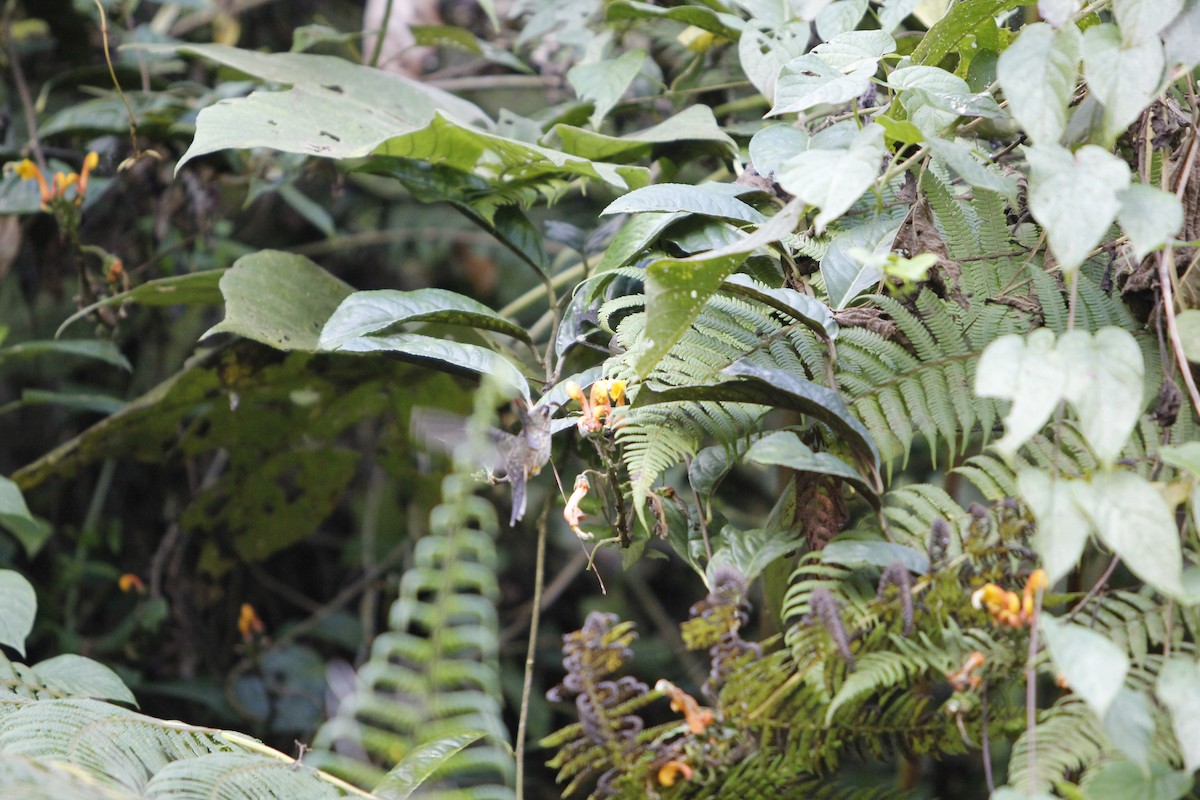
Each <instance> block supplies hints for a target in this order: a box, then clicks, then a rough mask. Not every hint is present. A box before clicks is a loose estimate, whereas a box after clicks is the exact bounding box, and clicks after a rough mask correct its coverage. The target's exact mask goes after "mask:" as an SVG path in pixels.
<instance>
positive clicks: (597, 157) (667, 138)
mask: <svg viewBox="0 0 1200 800" xmlns="http://www.w3.org/2000/svg"><path fill="white" fill-rule="evenodd" d="M542 144H544V145H546V146H547V147H551V148H558V149H561V150H562V151H563V152H564V153H569V154H570V155H573V156H579V157H580V158H586V159H591V160H592V161H601V160H603V161H613V162H618V163H626V162H630V161H636V160H638V159H642V158H648V157H652V156H653V157H657V156H659V155H669V156H671V157H672V159H673V160H674V159H678V157H679V155H680V153H681V152H689V153H690V152H696V153H697V154H702V153H708V154H711V155H714V156H716V157H718V158H722V159H728V158H730V157H734V156H736V154H737V142H735V141H734V140H733V139H732V138H731V137H730V136H729V134H727V133H726V132H725V131H724V130H722V129H721V126H720V125H719V124H718V123H717V120H716V117H714V116H713V113H712V109H710V108H709V107H708V106H705V105H699V104H697V105H694V106H688V107H687V108H685V109H684V110H683V111H680V112H679V113H678V114H676V115H675V116H673V117H670V118H668V119H665V120H663V121H662V122H660V123H658V124H657V125H654V126H652V127H649V128H646V129H644V130H640V131H634V132H633V133H628V134H625V135H624V136H608V135H606V134H603V133H597V132H596V131H589V130H587V129H585V128H577V127H575V126H573V125H565V124H562V123H559V124H558V125H555V126H554V127H553V128H551V129H550V132H549V133H547V134H546V136H545V137H544V138H543V139H542ZM644 182H645V181H643V183H644ZM639 185H640V184H639Z"/></svg>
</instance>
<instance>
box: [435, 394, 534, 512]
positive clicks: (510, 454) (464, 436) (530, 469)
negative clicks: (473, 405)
mask: <svg viewBox="0 0 1200 800" xmlns="http://www.w3.org/2000/svg"><path fill="white" fill-rule="evenodd" d="M514 405H515V406H516V409H517V416H518V418H519V419H520V422H521V428H520V430H518V431H517V432H516V433H515V434H514V433H508V432H507V431H502V430H500V429H498V428H488V429H487V438H488V440H489V441H488V445H489V446H487V447H485V448H483V451H482V453H477V454H476V457H477V458H478V460H479V461H480V462H481V463H482V466H483V467H484V468H485V469H487V470H488V471H489V472H491V473H493V474H495V473H503V474H502V475H501V476H500V477H499V478H498V480H503V481H508V482H509V483H510V484H512V515H511V517H510V518H509V523H508V524H509V525H516V524H517V522H519V521H520V520H521V518H522V517H524V516H525V486H526V483H527V482H528V480H529V478H530V477H531V476H533V475H537V474H538V473H539V472H541V471H542V467H544V466H545V465H546V462H547V461H549V460H550V445H551V436H552V434H553V433H554V431H553V429H552V427H551V420H552V418H553V416H554V408H555V406H554V404H552V403H540V404H538V405H535V406H533V407H532V408H530V406H529V402H528V401H527V400H525V398H523V397H518V398H517V399H516V400H515V401H514ZM412 430H413V434H414V435H415V436H417V437H418V438H420V439H423V440H424V441H425V442H426V444H427V445H429V446H432V447H436V448H437V449H439V450H443V451H445V452H447V453H450V454H451V455H453V454H454V453H455V451H457V450H458V449H459V447H461V446H463V445H465V444H470V443H471V441H470V436H469V435H468V428H467V419H466V417H461V416H459V415H458V414H451V413H450V412H448V411H439V410H437V409H433V408H414V409H413V411H412Z"/></svg>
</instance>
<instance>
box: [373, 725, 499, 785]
mask: <svg viewBox="0 0 1200 800" xmlns="http://www.w3.org/2000/svg"><path fill="white" fill-rule="evenodd" d="M487 735H488V734H487V733H486V732H484V731H468V732H465V733H457V734H454V735H452V736H446V737H444V738H441V739H436V740H434V741H432V742H427V743H425V744H423V745H421V746H420V747H417V748H416V749H414V750H410V751H409V752H408V753H406V754H405V755H404V758H402V759H400V763H398V764H396V766H394V767H392V768H391V769H390V770H388V774H387V775H385V776H384V777H383V780H382V781H380V782H379V783H378V784H377V785H376V786H375V788H374V790H373V794H375V795H377V796H379V797H382V798H386V799H387V800H407V798H409V797H411V796H412V794H413V792H415V791H417V790H418V789H420V788H421V785H422V784H424V783H425V782H426V781H427V780H429V779H430V778H432V777H433V776H434V775H435V774H436V773H437V771H438V770H439V769H441V768H442V766H444V765H445V764H446V762H447V761H449V760H450V759H451V758H453V757H454V756H455V755H457V754H458V753H459V752H461V751H462V750H464V749H465V748H467V747H469V746H470V745H472V744H474V743H475V742H477V741H479V740H480V739H482V738H484V737H485V736H487Z"/></svg>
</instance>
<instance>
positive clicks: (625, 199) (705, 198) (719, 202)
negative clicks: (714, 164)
mask: <svg viewBox="0 0 1200 800" xmlns="http://www.w3.org/2000/svg"><path fill="white" fill-rule="evenodd" d="M744 191H745V187H741V186H735V185H733V184H725V183H704V184H700V185H699V186H692V185H690V184H686V183H659V184H655V185H654V186H646V187H643V188H641V189H635V190H634V191H632V192H629V193H628V194H626V195H622V196H621V197H618V198H617V199H616V200H614V201H612V202H611V203H609V204H608V207H607V208H605V209H604V210H603V211H601V212H600V213H601V214H602V215H603V214H632V213H636V212H639V211H684V212H687V213H689V214H703V215H704V216H708V217H717V218H718V219H732V220H737V221H739V222H753V223H761V222H765V221H766V217H764V216H763V215H762V214H761V213H759V211H758V210H757V209H755V208H754V207H753V206H750V205H747V204H746V203H743V202H742V201H741V200H738V199H737V198H736V197H734V196H733V193H734V192H739V193H740V192H744Z"/></svg>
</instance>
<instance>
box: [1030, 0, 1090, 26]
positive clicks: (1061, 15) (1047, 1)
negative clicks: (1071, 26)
mask: <svg viewBox="0 0 1200 800" xmlns="http://www.w3.org/2000/svg"><path fill="white" fill-rule="evenodd" d="M1081 2H1082V0H1038V4H1037V10H1038V16H1039V17H1041V18H1042V20H1043V21H1045V22H1048V23H1050V25H1051V26H1052V27H1055V28H1061V27H1062V26H1063V25H1065V24H1066V23H1068V22H1070V21H1071V20H1073V19H1074V18H1075V15H1076V14H1077V13H1079V7H1080V3H1081Z"/></svg>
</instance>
